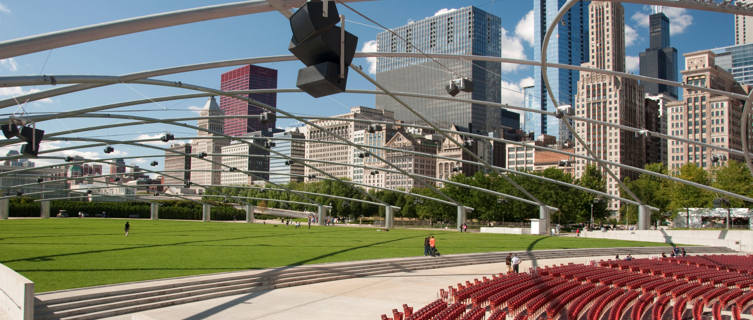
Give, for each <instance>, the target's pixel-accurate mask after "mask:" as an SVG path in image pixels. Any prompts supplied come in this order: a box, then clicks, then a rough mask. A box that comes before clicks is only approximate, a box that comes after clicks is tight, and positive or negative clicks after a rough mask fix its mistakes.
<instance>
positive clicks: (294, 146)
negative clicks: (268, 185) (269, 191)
mask: <svg viewBox="0 0 753 320" xmlns="http://www.w3.org/2000/svg"><path fill="white" fill-rule="evenodd" d="M273 137H274V138H275V140H272V141H274V143H275V146H274V147H272V151H275V152H279V153H282V154H284V155H286V156H288V157H291V158H304V157H306V144H305V142H304V141H302V139H305V138H306V136H305V135H304V134H303V133H301V132H300V131H299V130H298V128H296V129H295V130H293V131H285V132H278V133H275V134H274V135H273ZM278 139H280V140H278ZM295 139H301V140H295ZM303 174H304V169H303V162H301V161H290V160H288V159H285V158H283V157H281V156H279V155H277V154H276V153H273V154H272V155H271V157H270V159H269V181H270V182H273V183H278V184H286V183H290V182H303Z"/></svg>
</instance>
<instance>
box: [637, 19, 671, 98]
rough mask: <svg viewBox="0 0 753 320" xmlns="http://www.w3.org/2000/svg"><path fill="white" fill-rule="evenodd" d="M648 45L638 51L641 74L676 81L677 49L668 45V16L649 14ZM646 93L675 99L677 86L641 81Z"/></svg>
mask: <svg viewBox="0 0 753 320" xmlns="http://www.w3.org/2000/svg"><path fill="white" fill-rule="evenodd" d="M649 34H650V36H651V40H650V47H648V48H646V51H643V52H641V53H640V71H641V75H642V76H647V77H652V78H659V79H665V80H671V81H677V49H675V48H673V47H670V46H669V18H667V16H665V15H664V14H663V13H661V12H658V13H654V14H652V15H650V16H649ZM641 85H643V90H644V91H645V92H646V94H650V95H658V94H663V95H667V96H670V97H673V98H675V99H677V87H675V86H670V85H666V84H659V83H655V82H647V81H641Z"/></svg>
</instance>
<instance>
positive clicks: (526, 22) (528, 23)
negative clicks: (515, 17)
mask: <svg viewBox="0 0 753 320" xmlns="http://www.w3.org/2000/svg"><path fill="white" fill-rule="evenodd" d="M533 33H534V32H533V10H531V11H528V13H526V15H525V16H523V18H522V19H520V21H518V25H517V26H515V35H516V36H517V37H518V38H521V39H523V40H525V41H526V42H528V45H530V46H532V47H533V44H534V41H535V37H534V34H533Z"/></svg>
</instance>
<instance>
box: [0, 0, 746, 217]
mask: <svg viewBox="0 0 753 320" xmlns="http://www.w3.org/2000/svg"><path fill="white" fill-rule="evenodd" d="M290 1H291V0H280V1H276V3H273V4H272V5H271V7H270V6H267V7H266V9H265V10H266V11H270V10H278V11H280V12H283V14H285V10H286V9H287V8H286V7H285V6H281V5H280V4H281V2H285V3H286V4H287V3H289V2H290ZM575 1H577V0H571V1H569V2H568V3H567V4H566V5H565V6H564V7H563V9H562V11H561V12H560V15H558V18H557V19H556V21H554V22H553V23H552V24H551V25H550V28H549V30H548V32H547V37H546V38H545V44H544V47H543V48H542V49H543V50H544V51H545V48H546V45H547V44H548V40H549V37H550V36H551V29H552V28H553V26H555V25H556V23H557V22H558V20H559V19H560V18H561V16H562V13H563V12H566V11H567V10H566V9H567V6H568V5H570V6H571V3H574V2H575ZM596 1H615V2H634V3H644V4H658V5H667V6H675V7H686V8H693V9H702V10H710V11H717V12H728V13H735V14H742V15H753V11H752V10H750V9H748V8H743V7H739V6H720V5H714V4H708V3H701V2H696V1H689V0H679V1H678V0H675V1H668V0H664V1H662V0H633V1H618V0H596ZM250 2H254V3H261V2H265V3H266V1H248V2H246V4H248V3H250ZM220 6H225V5H220ZM290 7H293V6H290ZM205 8H206V7H205ZM200 9H203V8H195V9H187V10H182V11H185V12H187V13H190V12H194V11H197V12H198V11H199V10H200ZM288 13H289V12H288ZM241 14H243V13H241ZM159 15H161V14H158V15H154V16H155V17H156V16H159ZM141 18H145V17H140V18H134V19H127V20H134V21H135V20H137V19H141ZM153 18H154V17H153ZM215 18H218V17H215ZM207 19H213V18H207ZM157 20H160V19H159V18H156V19H155V20H154V21H157ZM204 20H206V19H204ZM197 21H198V20H197ZM184 23H188V22H184ZM115 25H116V24H112V25H111V26H110V27H112V26H115ZM94 27H96V26H94ZM81 29H82V30H83V29H86V27H84V28H81ZM74 31H75V30H74ZM138 31H140V30H136V31H133V32H138ZM126 33H129V32H126ZM122 34H124V33H122ZM43 36H47V35H42V36H33V37H28V38H25V39H19V40H14V41H6V42H4V43H0V48H7V46H14V45H16V46H17V45H19V44H20V43H21V42H20V41H21V40H24V41H26V40H38V39H42V38H43ZM110 36H112V35H110ZM105 37H106V36H105ZM102 38H104V37H102ZM98 39H99V38H98ZM92 40H93V39H92ZM87 41H88V40H87ZM63 45H64V44H63ZM57 46H58V47H59V46H62V45H57ZM0 52H3V50H0ZM4 52H10V51H4ZM11 54H12V53H11ZM397 55H399V56H401V57H407V56H420V57H425V56H434V57H438V58H448V57H452V58H456V59H469V60H485V59H486V58H489V57H474V56H452V55H417V54H403V53H398V54H397ZM357 56H359V57H361V56H389V54H387V55H384V54H363V53H362V54H360V55H357ZM493 59H496V60H497V61H500V62H511V61H513V63H522V64H531V65H536V64H538V65H540V66H544V67H543V68H542V73H543V76H544V79H545V84H546V87H547V90H548V92H549V95H550V96H551V94H552V93H551V89H550V88H549V85H548V81H547V79H546V72H547V71H546V70H547V67H558V68H568V69H575V70H580V71H586V72H595V73H602V74H610V75H614V76H619V77H625V78H633V79H638V80H641V81H652V82H658V83H664V84H669V85H673V86H679V87H684V88H689V89H693V90H699V91H706V92H710V93H714V94H721V95H725V96H729V97H732V98H735V99H741V100H745V107H744V112H743V117H744V121H743V122H742V124H741V125H742V126H743V130H742V135H743V150H742V152H740V151H737V150H730V152H734V153H742V155H743V156H744V157H745V159H746V165H747V166H749V167H750V168H751V169H752V170H751V172H753V163H751V161H750V158H751V156H750V154H749V151H748V150H747V147H748V145H747V132H748V129H749V128H746V127H747V125H748V120H749V118H750V116H749V113H750V102H751V97H746V96H741V95H738V94H733V93H728V92H723V91H719V90H714V89H708V88H700V87H694V86H689V85H685V84H682V83H678V82H674V81H666V80H660V79H653V78H648V77H642V76H636V75H629V74H625V73H620V72H613V71H606V70H598V69H590V68H583V67H578V66H568V65H559V64H547V63H546V55H542V61H541V62H540V63H538V62H532V61H526V60H516V59H506V58H493ZM251 60H254V61H258V62H264V60H266V61H289V60H293V59H292V58H291V57H290V56H282V57H271V58H254V59H241V60H231V61H221V62H214V63H205V64H200V65H190V66H184V67H175V68H169V69H161V70H155V71H147V72H141V73H137V74H130V75H125V76H120V77H109V78H110V79H108V81H109V82H107V83H105V82H101V83H100V82H98V80H97V79H96V78H99V80H101V79H102V77H101V76H88V78H87V76H84V77H78V76H74V77H71V78H66V76H41V79H33V77H26V78H23V77H4V78H2V77H0V86H8V85H13V84H12V83H17V84H19V85H32V84H58V83H78V84H75V85H72V86H68V87H62V88H56V89H52V90H47V91H42V92H38V93H35V94H31V95H26V96H24V97H21V99H22V100H26V99H27V98H28V99H31V100H32V101H33V100H35V99H41V98H44V97H50V96H54V95H59V94H64V93H69V92H75V91H80V90H85V89H89V88H93V87H98V86H102V85H107V84H114V83H119V82H131V83H143V84H151V85H163V86H173V87H182V88H187V89H191V90H198V91H204V92H208V93H207V94H193V95H190V96H193V97H199V96H206V95H211V94H212V93H213V94H217V95H227V96H232V97H236V98H240V99H243V98H242V97H238V95H237V94H238V93H236V92H221V91H218V90H213V89H209V88H203V87H199V86H193V85H189V84H184V83H181V82H172V83H169V82H167V81H160V80H152V79H146V80H139V79H143V78H148V77H152V76H156V75H160V74H171V73H178V72H186V71H190V70H199V69H200V68H211V67H219V66H228V65H232V64H233V63H238V62H240V61H246V62H243V63H244V64H245V63H248V62H247V61H251ZM354 70H356V72H358V73H360V74H361V75H362V76H364V77H365V78H366V79H367V80H369V81H371V82H372V83H373V84H374V85H376V86H377V87H379V88H380V89H382V92H377V93H379V94H388V95H390V96H392V97H393V98H395V99H396V100H397V101H399V102H401V104H403V105H404V107H406V108H408V109H410V110H412V109H411V108H410V106H408V105H406V104H405V103H402V101H401V100H399V98H397V96H400V95H401V94H404V95H406V96H410V95H414V96H415V95H418V94H411V93H397V92H395V93H393V92H388V91H386V90H384V88H383V87H381V86H380V85H379V84H378V83H377V82H376V81H374V80H373V79H371V78H370V77H369V76H368V75H366V74H364V73H363V72H362V71H360V70H358V69H355V68H354ZM359 71H360V72H359ZM74 78H77V79H78V81H77V80H76V79H74ZM85 78H87V79H85ZM171 84H172V85H171ZM291 91H294V90H291ZM363 91H366V90H363ZM372 93H373V92H372ZM185 96H189V95H185ZM426 98H429V97H426ZM439 98H440V99H441V97H439ZM9 100H11V99H8V100H4V101H0V108H3V107H8V106H12V105H14V102H11V101H9ZM244 100H248V101H249V103H252V104H255V105H257V106H259V107H262V108H265V109H268V110H271V109H273V108H271V107H269V106H264V105H263V104H260V103H258V102H256V101H253V100H251V99H244ZM554 103H555V107H556V106H557V102H556V101H555V102H554ZM121 105H122V104H121ZM487 105H489V104H487ZM499 105H501V104H499ZM110 106H112V105H110ZM507 107H510V108H512V109H515V108H514V107H512V106H507ZM100 108H103V109H100V110H104V109H106V108H109V107H106V106H103V107H100ZM517 109H525V108H519V107H518V108H517ZM272 111H278V112H280V113H282V114H287V115H288V116H290V117H291V118H294V119H299V120H300V117H296V116H294V115H291V114H289V113H286V112H284V111H282V110H280V109H276V110H272ZM526 111H534V110H526ZM76 112H78V111H73V112H68V113H62V114H60V115H62V116H73V113H76ZM542 113H543V112H542ZM543 114H547V113H543ZM418 116H419V117H420V116H421V115H420V114H418ZM563 116H564V117H566V119H567V118H568V117H569V118H571V119H574V120H579V121H591V122H596V121H595V120H590V119H585V118H580V119H579V118H578V117H570V116H569V115H567V114H565V115H563ZM339 120H342V119H339ZM39 121H41V120H39ZM150 122H152V121H147V120H144V123H150ZM154 122H160V121H154ZM302 122H304V123H309V122H307V121H302ZM565 122H566V124H567V125H568V127H569V128H570V129H571V131H573V133H574V134H575V135H576V137H577V138H578V139H579V140H580V142H581V143H582V144H583V141H582V139H580V137H579V136H577V133H576V132H575V130H572V129H573V128H572V126H571V125H570V124H569V123H568V121H565ZM427 123H428V124H429V126H428V128H433V129H438V128H436V127H435V126H434V125H433V124H431V123H430V122H428V121H427ZM600 124H603V125H608V124H607V123H600ZM623 127H624V126H623ZM621 129H624V130H640V129H637V128H630V127H625V128H621ZM437 131H438V132H440V133H442V134H443V135H445V137H447V138H450V137H449V136H447V135H446V132H445V131H442V130H437ZM69 133H72V132H69ZM457 133H458V134H461V135H467V136H472V137H475V136H476V135H473V134H466V133H462V132H457ZM651 134H652V135H655V136H659V137H661V138H663V139H675V140H678V141H683V140H686V139H682V138H677V137H672V136H668V135H661V134H659V133H651ZM482 137H483V136H482ZM338 138H339V140H343V141H344V142H345V143H347V144H349V145H350V146H352V147H354V148H358V149H361V147H363V146H360V145H355V144H351V143H350V142H349V141H346V140H347V139H342V138H341V137H338ZM450 139H451V138H450ZM490 140H492V141H502V142H506V143H514V142H511V141H506V140H504V139H490ZM451 141H452V142H454V143H455V144H457V145H458V146H460V147H461V148H463V149H464V150H465V148H464V147H463V146H462V145H461V144H459V143H458V142H457V141H454V140H453V139H451ZM9 142H11V141H9ZM683 142H686V143H694V144H697V145H704V146H708V147H715V146H711V145H706V144H705V143H702V142H700V141H698V142H696V141H692V140H687V141H683ZM11 143H12V142H11ZM583 145H584V147H585V148H586V149H587V150H588V153H589V155H590V156H591V157H581V158H584V159H588V160H591V161H596V162H597V163H598V164H599V165H600V166H602V167H603V168H604V169H605V170H606V171H607V172H609V173H610V174H612V175H613V173H611V171H610V170H609V168H608V166H617V167H623V168H627V169H631V170H635V171H638V172H641V173H649V172H643V171H646V170H643V169H640V168H635V167H631V166H625V165H621V164H615V163H610V162H608V161H604V160H601V159H599V158H598V157H597V156H596V155H595V154H593V152H592V151H591V150H590V149H589V148H588V147H587V146H586V145H585V144H583ZM77 147H81V146H77ZM531 147H534V148H535V147H538V146H531ZM716 148H719V147H716ZM543 150H546V149H543ZM466 151H467V150H466ZM566 154H569V153H566ZM569 155H572V156H576V157H577V155H573V154H569ZM474 156H477V155H475V154H474ZM380 160H382V161H384V162H385V163H387V164H388V165H391V164H390V163H389V162H388V161H385V160H384V159H380ZM477 160H481V159H477ZM475 163H476V164H478V162H475ZM481 163H482V164H483V165H485V166H487V168H488V169H491V170H494V171H498V169H497V168H496V167H494V166H491V165H490V164H488V163H485V162H484V161H481ZM396 169H398V171H400V169H399V168H396ZM641 170H643V171H641ZM401 173H402V174H406V173H404V172H401ZM649 174H654V173H649ZM654 175H655V176H660V177H662V178H667V179H670V180H673V181H676V182H682V183H686V184H689V185H694V186H696V187H700V188H704V189H707V190H711V191H715V192H719V191H722V193H726V194H727V195H730V193H729V192H726V191H723V190H718V189H716V188H711V187H707V186H702V185H699V184H694V183H691V182H688V181H685V180H682V179H678V178H675V177H670V176H666V175H661V174H654ZM502 176H504V177H506V176H505V175H502ZM616 180H617V182H618V183H620V184H621V185H622V183H621V181H619V179H616ZM678 180H679V181H678ZM622 186H623V190H625V191H627V192H628V193H629V194H630V195H631V197H632V198H633V199H634V201H636V202H638V203H640V199H638V198H637V197H636V196H635V195H634V194H633V193H632V192H630V190H629V189H627V188H626V187H624V185H622ZM435 190H436V189H435ZM437 191H438V190H437ZM521 191H522V192H524V193H527V192H525V191H524V190H521ZM440 194H441V192H440ZM732 195H735V196H736V197H737V198H741V199H743V200H745V201H751V199H750V198H748V197H745V196H742V195H736V194H734V193H732V194H731V195H730V196H732ZM529 197H531V198H533V197H532V195H530V194H529ZM533 199H535V198H533ZM535 200H536V202H537V203H539V204H542V203H541V202H540V201H539V200H537V199H535Z"/></svg>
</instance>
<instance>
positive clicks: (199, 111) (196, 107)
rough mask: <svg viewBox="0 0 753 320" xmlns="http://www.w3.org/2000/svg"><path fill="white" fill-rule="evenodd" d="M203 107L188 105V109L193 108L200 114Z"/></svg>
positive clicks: (192, 110) (193, 110)
mask: <svg viewBox="0 0 753 320" xmlns="http://www.w3.org/2000/svg"><path fill="white" fill-rule="evenodd" d="M203 109H204V108H203V107H199V106H188V110H191V112H196V114H200V113H201V110H203Z"/></svg>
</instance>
